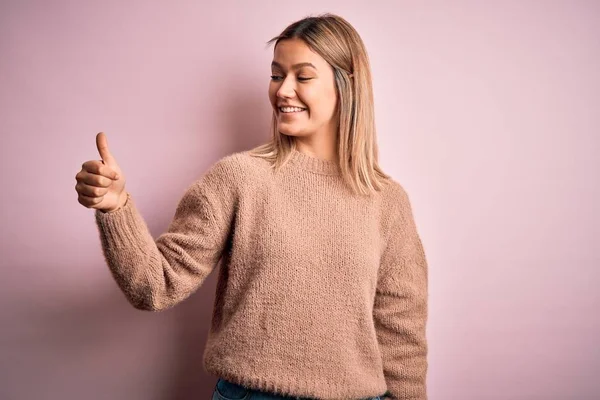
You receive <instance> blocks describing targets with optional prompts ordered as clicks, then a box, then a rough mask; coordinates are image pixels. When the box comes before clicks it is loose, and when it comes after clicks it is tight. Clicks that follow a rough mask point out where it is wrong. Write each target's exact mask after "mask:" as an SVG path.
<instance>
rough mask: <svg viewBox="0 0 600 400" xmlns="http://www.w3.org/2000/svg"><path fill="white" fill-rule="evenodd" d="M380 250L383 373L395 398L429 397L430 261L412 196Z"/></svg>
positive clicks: (377, 309)
mask: <svg viewBox="0 0 600 400" xmlns="http://www.w3.org/2000/svg"><path fill="white" fill-rule="evenodd" d="M397 206H399V209H400V211H399V213H398V214H397V215H396V217H395V221H394V222H393V224H392V226H391V230H390V233H389V235H388V241H387V245H386V248H385V250H384V252H383V253H382V258H381V265H380V271H379V274H378V278H377V289H376V295H375V303H374V308H373V318H374V322H375V327H376V331H377V339H378V342H379V346H380V349H381V353H382V359H383V367H384V376H385V380H386V384H387V386H388V391H387V393H386V395H388V396H390V397H391V398H393V399H403V400H409V399H410V400H427V392H426V375H427V368H428V362H427V353H428V345H427V339H426V323H427V308H428V305H427V298H428V288H427V285H428V284H427V281H428V278H427V274H428V273H427V269H428V267H427V261H426V258H425V253H424V250H423V245H422V243H421V239H420V237H419V234H418V233H417V228H416V226H415V221H414V218H413V213H412V209H411V205H410V202H409V199H408V195H407V194H406V192H405V191H404V190H402V191H401V198H400V200H399V204H397Z"/></svg>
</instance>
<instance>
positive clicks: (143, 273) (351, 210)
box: [76, 14, 428, 400]
mask: <svg viewBox="0 0 600 400" xmlns="http://www.w3.org/2000/svg"><path fill="white" fill-rule="evenodd" d="M272 42H275V47H274V55H273V63H272V66H271V68H272V77H271V82H270V85H269V99H270V102H271V104H272V106H273V121H272V140H271V141H270V142H269V143H267V144H264V145H262V146H259V147H257V148H255V149H252V150H248V151H243V152H238V153H234V154H231V155H228V156H226V157H224V158H222V159H221V160H219V161H218V162H216V163H215V164H214V165H213V166H212V167H211V168H210V169H209V170H208V171H207V172H206V173H205V174H204V175H203V176H202V177H201V178H200V179H198V180H197V181H196V182H194V183H193V184H192V185H191V186H190V187H189V188H188V189H187V190H186V192H185V194H184V195H183V198H182V199H181V200H180V202H179V204H178V206H177V209H176V211H175V216H174V218H173V221H172V222H171V224H170V225H169V228H168V230H167V232H165V233H163V234H162V235H160V236H159V237H158V238H157V239H156V241H155V240H153V238H152V237H151V235H150V233H149V231H148V229H147V227H146V224H145V221H144V220H143V218H142V216H141V215H140V213H139V212H138V210H137V208H136V206H135V202H134V200H133V198H132V196H131V195H130V194H129V193H128V192H126V191H125V190H124V185H125V177H124V175H123V172H122V171H121V169H120V168H119V166H118V164H117V162H116V160H115V159H114V157H112V155H111V154H110V152H109V150H108V146H107V142H106V137H105V135H104V134H103V133H100V134H98V135H97V146H98V150H99V152H100V155H101V157H102V161H95V160H92V161H88V162H86V163H84V164H83V168H82V170H81V171H80V172H79V173H78V174H77V176H76V179H77V181H78V183H77V185H76V190H77V192H78V193H79V202H80V203H81V204H82V205H84V206H86V207H88V208H94V209H96V212H95V216H96V223H97V226H98V229H99V231H100V236H101V241H102V248H103V253H104V256H105V258H106V261H107V264H108V266H109V267H110V270H111V271H112V273H113V276H114V278H115V280H116V281H117V283H118V284H119V286H120V288H121V289H122V291H123V293H124V294H125V295H126V297H127V299H128V300H129V301H130V302H131V304H132V305H133V306H134V307H136V308H139V309H142V310H152V311H159V310H165V309H168V308H170V307H173V306H174V305H176V304H178V303H180V302H181V301H183V300H184V299H186V298H187V297H189V296H190V295H191V294H192V293H193V292H194V291H195V290H196V289H197V288H198V287H199V286H200V285H201V284H202V283H203V282H204V280H205V279H206V277H207V276H208V275H209V274H210V272H211V271H212V270H213V268H214V267H215V266H216V265H217V263H218V261H219V260H221V261H222V263H221V268H219V276H218V283H217V294H216V300H215V304H214V310H213V314H212V321H211V327H210V331H209V336H208V339H207V343H206V349H205V352H204V355H203V362H204V367H205V369H206V371H207V372H209V373H211V374H213V375H215V376H217V377H219V378H220V379H219V380H218V382H217V386H216V387H215V390H214V394H213V399H254V400H257V399H284V398H318V399H380V398H383V397H384V396H385V397H388V396H389V398H394V399H412V400H416V399H420V400H423V399H426V398H427V395H426V383H425V381H426V372H427V341H426V335H425V328H426V320H427V296H428V295H427V293H428V292H427V263H426V260H425V254H424V251H423V246H422V244H421V240H420V238H419V234H418V233H417V229H416V226H415V222H414V219H413V215H412V211H411V206H410V202H409V199H408V195H407V193H406V192H405V191H404V190H403V188H402V186H401V185H400V184H399V183H397V182H396V181H394V180H393V179H392V178H391V177H389V176H388V175H386V174H384V173H383V172H382V171H381V169H380V167H379V165H378V162H377V144H376V135H375V124H374V119H373V115H374V112H373V94H372V87H371V75H370V68H369V62H368V58H367V53H366V51H365V48H364V45H363V42H362V40H361V38H360V37H359V35H358V34H357V32H356V31H355V30H354V28H353V27H352V26H351V25H350V24H349V23H348V22H347V21H346V20H344V19H343V18H341V17H339V16H336V15H332V14H324V15H321V16H318V17H308V18H304V19H302V20H300V21H297V22H296V23H293V24H292V25H290V26H288V27H287V28H286V29H285V30H284V31H283V32H282V34H281V35H279V36H277V37H275V38H273V39H272V40H270V41H269V43H272Z"/></svg>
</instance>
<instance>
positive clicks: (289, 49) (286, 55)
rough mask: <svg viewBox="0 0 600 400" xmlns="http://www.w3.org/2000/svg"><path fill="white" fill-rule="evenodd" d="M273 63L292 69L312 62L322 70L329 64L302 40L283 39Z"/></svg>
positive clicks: (275, 51)
mask: <svg viewBox="0 0 600 400" xmlns="http://www.w3.org/2000/svg"><path fill="white" fill-rule="evenodd" d="M273 61H275V62H277V63H279V64H281V65H282V66H283V67H284V68H290V67H291V66H292V65H293V64H297V63H301V62H310V63H312V64H314V65H315V67H317V69H322V68H323V67H324V66H325V65H327V62H326V61H325V60H324V59H323V57H321V56H320V55H318V54H317V53H315V52H314V51H312V50H311V49H310V47H308V45H307V44H306V43H305V42H304V41H303V40H302V39H297V38H293V39H283V40H281V41H280V42H279V43H277V45H276V46H275V50H274V51H273Z"/></svg>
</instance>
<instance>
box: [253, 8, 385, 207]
mask: <svg viewBox="0 0 600 400" xmlns="http://www.w3.org/2000/svg"><path fill="white" fill-rule="evenodd" d="M292 38H298V39H301V40H303V41H304V42H305V43H306V44H307V45H308V47H310V49H311V50H312V51H314V52H315V53H317V54H319V55H320V56H321V57H323V59H325V61H327V62H328V63H329V65H331V66H332V68H333V72H334V78H335V86H336V90H337V94H338V96H337V97H338V100H337V101H338V103H337V110H338V117H339V132H338V135H337V151H338V160H339V163H340V164H339V166H340V171H341V175H342V178H343V179H344V180H345V181H346V182H347V183H348V184H349V186H350V188H351V189H352V190H353V192H354V193H357V194H363V195H368V194H372V193H374V192H377V191H379V190H381V189H382V188H383V185H384V184H385V183H386V181H387V179H389V178H390V176H389V175H387V174H385V173H384V172H383V171H382V170H381V168H380V167H379V162H378V147H377V137H376V131H375V113H374V107H373V86H372V83H371V68H370V66H369V59H368V56H367V51H366V49H365V46H364V43H363V41H362V39H361V38H360V36H359V35H358V32H356V30H355V29H354V28H353V27H352V25H350V23H348V21H346V20H345V19H343V18H342V17H340V16H337V15H334V14H330V13H325V14H321V15H318V16H309V17H306V18H303V19H301V20H299V21H296V22H294V23H292V24H291V25H289V26H288V27H287V28H285V29H284V30H283V32H282V33H281V34H279V35H278V36H275V37H274V38H272V39H271V40H269V41H268V42H267V45H270V44H272V43H273V42H275V46H277V43H278V42H279V41H280V40H283V39H292ZM270 130H271V132H272V139H271V141H270V142H268V143H265V144H263V145H261V146H258V147H256V148H254V149H252V150H251V154H253V155H255V156H257V157H262V158H265V159H268V160H269V161H271V163H272V167H273V168H275V169H276V170H278V169H279V168H281V167H282V166H283V165H285V163H286V162H287V161H288V159H289V155H290V153H291V151H292V149H295V148H296V142H295V140H294V138H293V137H291V136H287V135H283V134H281V133H279V131H278V129H277V116H276V114H275V110H273V116H272V119H271V127H270Z"/></svg>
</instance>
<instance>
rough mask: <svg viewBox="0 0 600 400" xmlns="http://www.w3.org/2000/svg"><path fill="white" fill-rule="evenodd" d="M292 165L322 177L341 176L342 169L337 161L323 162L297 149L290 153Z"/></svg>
mask: <svg viewBox="0 0 600 400" xmlns="http://www.w3.org/2000/svg"><path fill="white" fill-rule="evenodd" d="M289 161H290V163H292V164H294V165H295V166H297V167H299V168H301V169H304V170H307V171H311V172H314V173H317V174H322V175H340V168H339V166H338V164H337V163H336V162H335V161H329V160H323V159H321V158H317V157H314V156H311V155H308V154H306V153H303V152H301V151H299V150H297V149H293V150H292V151H291V153H290V160H289Z"/></svg>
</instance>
